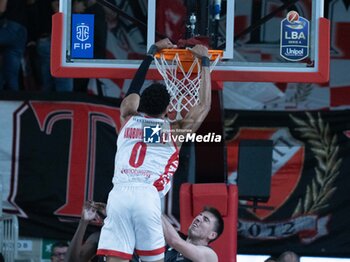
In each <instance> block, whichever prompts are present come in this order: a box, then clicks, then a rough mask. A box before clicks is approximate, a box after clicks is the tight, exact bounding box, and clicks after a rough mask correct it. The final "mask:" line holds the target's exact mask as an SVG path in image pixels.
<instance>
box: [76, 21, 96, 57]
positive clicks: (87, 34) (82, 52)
mask: <svg viewBox="0 0 350 262" xmlns="http://www.w3.org/2000/svg"><path fill="white" fill-rule="evenodd" d="M71 57H72V58H93V57H94V15H85V14H73V15H72V45H71Z"/></svg>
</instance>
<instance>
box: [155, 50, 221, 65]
mask: <svg viewBox="0 0 350 262" xmlns="http://www.w3.org/2000/svg"><path fill="white" fill-rule="evenodd" d="M208 53H209V57H210V60H212V61H213V60H215V59H216V58H217V57H218V56H220V57H222V55H223V53H224V52H223V51H222V50H208ZM176 54H178V56H179V58H180V61H181V62H189V61H193V60H194V56H193V54H192V53H191V51H190V50H188V49H176V48H174V49H162V50H160V51H159V52H158V53H156V54H155V57H156V58H160V57H161V55H163V56H164V58H165V60H173V59H174V57H175V55H176Z"/></svg>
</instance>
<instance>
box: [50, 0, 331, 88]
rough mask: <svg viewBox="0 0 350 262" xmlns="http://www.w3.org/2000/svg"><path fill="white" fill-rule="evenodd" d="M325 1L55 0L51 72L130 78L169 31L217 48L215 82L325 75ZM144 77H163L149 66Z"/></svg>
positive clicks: (185, 41)
mask: <svg viewBox="0 0 350 262" xmlns="http://www.w3.org/2000/svg"><path fill="white" fill-rule="evenodd" d="M79 2H81V3H80V8H77V5H79ZM323 5H324V3H323V0H290V1H282V0H222V1H220V0H162V1H161V0H133V1H122V0H88V1H81V0H80V1H79V0H61V1H60V11H59V13H56V14H55V15H54V16H53V27H52V48H51V57H52V59H51V72H52V75H54V76H56V77H74V78H81V77H83V78H113V79H118V78H123V79H125V78H129V79H130V78H132V77H133V75H134V73H135V71H136V70H137V68H138V66H139V65H140V63H141V61H142V59H143V56H144V55H145V53H146V50H147V49H148V48H149V46H150V45H152V44H153V43H154V42H155V41H158V40H160V39H162V38H164V37H168V38H169V39H171V40H172V41H173V42H174V43H177V44H178V45H179V46H189V45H191V44H194V43H197V42H201V43H205V44H207V45H208V46H209V49H219V50H223V58H222V59H221V61H220V62H219V63H218V64H217V65H216V67H215V70H214V71H213V72H212V74H211V76H212V79H213V80H215V81H236V82H326V81H328V79H329V50H330V34H329V21H328V20H327V19H325V18H323ZM81 6H83V8H81ZM147 78H148V79H161V76H160V74H159V73H158V72H157V70H156V68H155V67H154V66H151V69H150V70H149V73H148V75H147Z"/></svg>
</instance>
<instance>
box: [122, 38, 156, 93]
mask: <svg viewBox="0 0 350 262" xmlns="http://www.w3.org/2000/svg"><path fill="white" fill-rule="evenodd" d="M156 51H157V47H156V45H152V46H151V47H150V49H149V51H148V53H147V57H146V58H145V59H144V60H143V61H142V63H141V65H140V67H139V69H137V71H136V73H135V76H134V78H133V79H132V81H131V84H130V87H129V90H128V92H127V93H126V96H128V95H130V94H133V93H134V94H140V90H141V88H142V85H143V83H144V82H145V78H146V74H147V71H148V68H149V66H150V65H151V63H152V61H153V55H154V54H155V53H156Z"/></svg>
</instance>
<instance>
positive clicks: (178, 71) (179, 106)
mask: <svg viewBox="0 0 350 262" xmlns="http://www.w3.org/2000/svg"><path fill="white" fill-rule="evenodd" d="M208 54H209V59H210V61H211V63H210V72H211V71H212V70H213V69H214V67H215V65H216V64H217V62H218V61H219V60H220V57H222V54H223V51H222V50H209V51H208ZM154 61H155V65H156V67H157V69H158V71H159V73H160V74H161V75H162V77H163V79H164V81H165V85H166V87H167V89H168V92H169V94H170V96H171V100H170V110H169V113H175V117H169V116H168V117H169V119H170V120H171V121H176V120H181V119H182V118H183V117H184V116H185V115H186V114H187V113H188V111H189V110H190V109H191V108H192V107H193V106H194V105H196V104H197V103H198V101H199V96H198V93H199V87H200V79H201V73H202V70H201V64H200V59H198V58H197V57H195V56H194V55H193V54H192V53H191V51H190V50H188V49H163V50H161V51H160V52H159V53H157V54H156V55H155V57H154Z"/></svg>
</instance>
